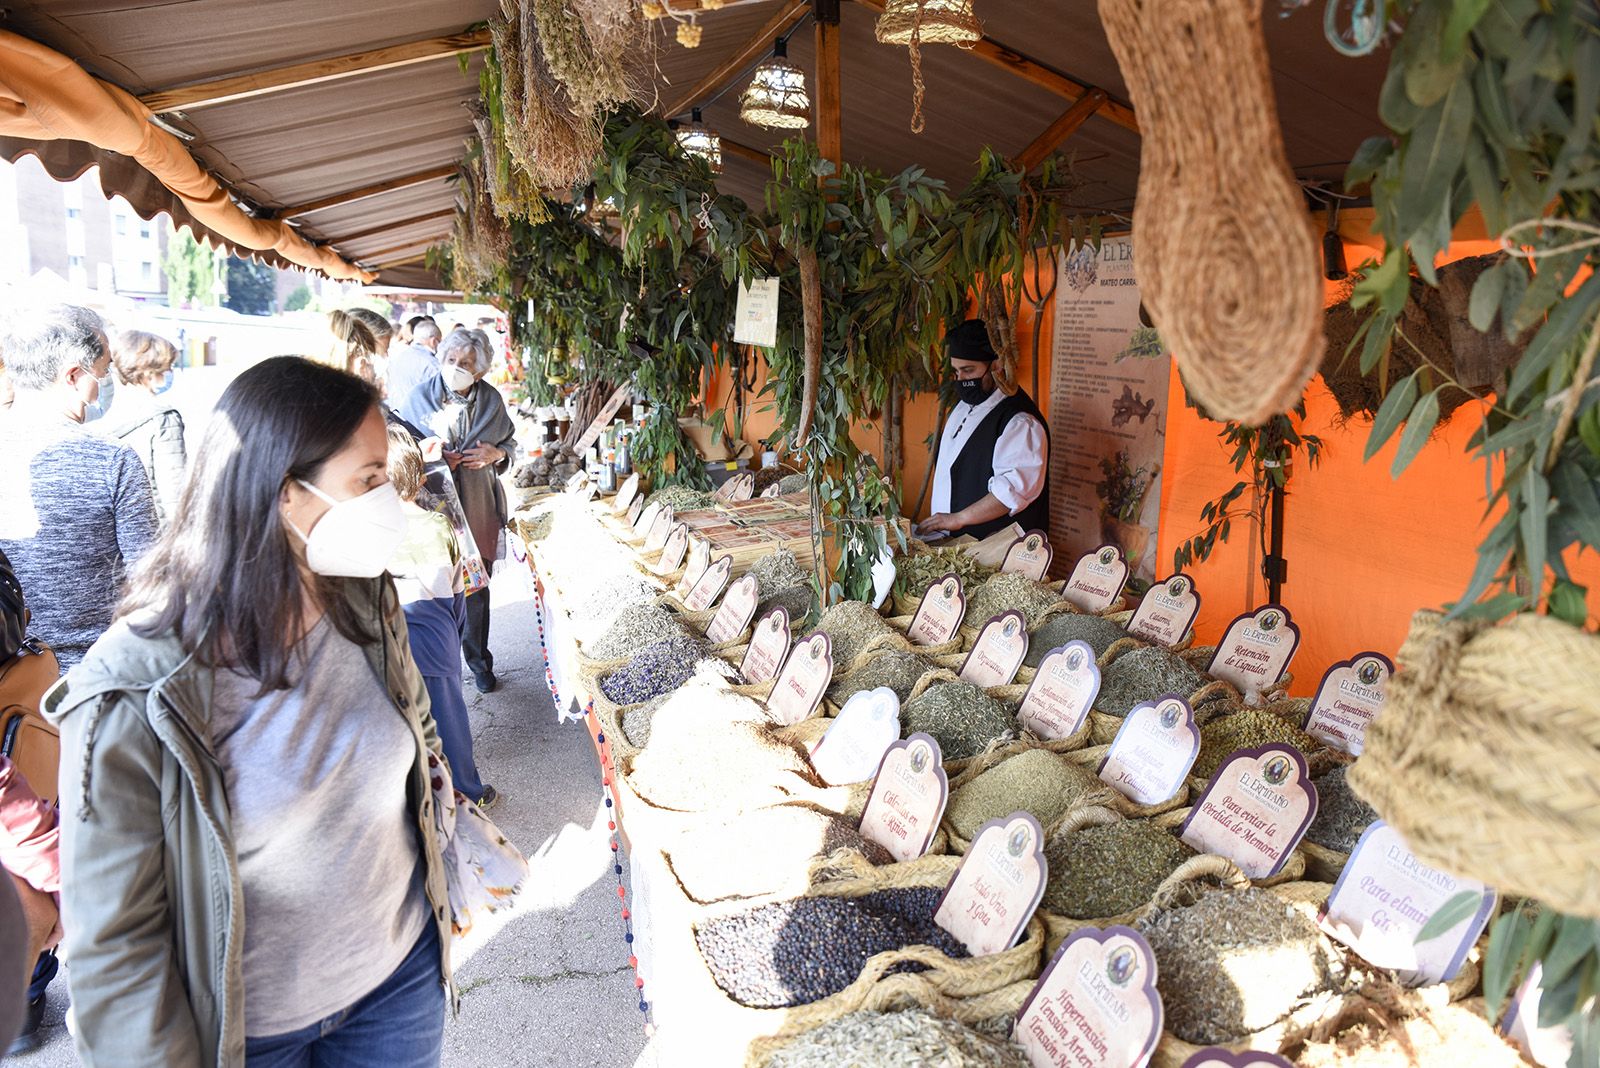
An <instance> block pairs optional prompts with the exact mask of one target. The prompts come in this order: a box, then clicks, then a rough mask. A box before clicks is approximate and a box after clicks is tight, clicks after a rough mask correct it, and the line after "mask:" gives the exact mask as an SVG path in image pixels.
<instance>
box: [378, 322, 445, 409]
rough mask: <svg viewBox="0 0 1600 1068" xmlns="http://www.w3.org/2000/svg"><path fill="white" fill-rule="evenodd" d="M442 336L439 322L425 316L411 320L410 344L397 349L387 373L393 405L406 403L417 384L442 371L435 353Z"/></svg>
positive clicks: (390, 358)
mask: <svg viewBox="0 0 1600 1068" xmlns="http://www.w3.org/2000/svg"><path fill="white" fill-rule="evenodd" d="M442 336H443V335H442V334H441V333H440V331H439V324H438V323H436V322H434V321H433V320H432V319H430V318H429V317H427V316H425V315H424V316H420V317H418V318H416V319H413V320H412V321H411V344H409V345H401V346H398V347H397V348H396V349H395V350H394V352H393V353H392V354H391V355H390V357H389V366H388V369H387V370H386V371H385V374H384V378H385V383H384V388H385V392H386V394H387V396H388V398H389V405H390V407H392V408H400V407H401V406H403V405H404V404H405V403H406V401H407V400H408V399H409V398H410V396H411V394H412V393H414V392H415V391H416V389H417V387H418V386H420V385H422V384H423V383H424V382H426V381H428V379H430V378H432V377H433V376H434V375H436V374H438V373H439V359H438V357H437V356H436V355H435V353H436V352H438V349H439V342H440V339H441V337H442Z"/></svg>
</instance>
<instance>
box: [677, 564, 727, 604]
mask: <svg viewBox="0 0 1600 1068" xmlns="http://www.w3.org/2000/svg"><path fill="white" fill-rule="evenodd" d="M731 574H733V557H732V556H729V555H728V554H727V553H723V554H722V555H721V556H719V557H717V562H716V563H714V564H712V565H711V566H710V567H708V568H706V569H705V572H704V573H703V574H702V575H701V576H700V578H699V581H697V582H696V583H695V584H694V588H693V589H691V590H690V591H689V596H688V597H686V598H684V602H683V606H684V607H685V608H687V609H688V610H689V611H691V612H704V611H705V610H706V609H707V608H710V607H711V605H712V603H713V602H715V601H716V599H717V598H718V597H720V596H722V590H723V588H724V587H725V586H727V585H728V576H729V575H731Z"/></svg>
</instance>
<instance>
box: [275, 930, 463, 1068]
mask: <svg viewBox="0 0 1600 1068" xmlns="http://www.w3.org/2000/svg"><path fill="white" fill-rule="evenodd" d="M444 1007H445V999H444V985H443V982H442V981H441V977H440V972H439V928H438V925H437V924H435V923H434V922H433V918H432V916H430V917H429V918H428V923H427V927H426V928H425V929H424V930H423V932H422V937H421V938H419V939H417V944H416V946H414V947H413V948H412V950H411V955H410V956H408V957H406V959H405V960H404V961H402V962H401V963H400V967H398V968H396V969H395V970H394V972H393V974H391V975H390V976H389V978H387V979H385V980H384V981H383V984H382V985H381V986H379V987H378V989H376V990H374V991H373V992H372V993H370V994H368V995H367V996H366V997H364V998H362V999H361V1000H360V1001H358V1002H356V1003H355V1004H354V1005H351V1006H350V1007H349V1008H348V1009H344V1010H341V1011H340V1012H336V1013H334V1014H333V1015H332V1016H329V1017H328V1018H327V1019H325V1020H319V1021H317V1022H316V1023H314V1024H312V1025H311V1026H309V1027H303V1028H301V1029H300V1030H298V1031H291V1032H289V1033H288V1034H284V1035H268V1036H266V1037H264V1038H246V1039H245V1043H244V1056H245V1063H246V1065H247V1066H248V1068H438V1065H439V1059H440V1057H441V1056H442V1055H443V1053H444Z"/></svg>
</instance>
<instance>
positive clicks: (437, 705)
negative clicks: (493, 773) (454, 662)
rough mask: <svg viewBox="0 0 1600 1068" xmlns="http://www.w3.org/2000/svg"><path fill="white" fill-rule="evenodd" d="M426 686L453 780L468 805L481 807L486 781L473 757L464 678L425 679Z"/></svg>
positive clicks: (443, 676)
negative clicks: (462, 692)
mask: <svg viewBox="0 0 1600 1068" xmlns="http://www.w3.org/2000/svg"><path fill="white" fill-rule="evenodd" d="M422 684H423V685H424V686H426V687H427V688H428V697H429V699H430V700H431V702H432V704H433V725H434V727H435V728H437V729H438V731H439V745H440V747H441V748H442V749H444V758H445V759H446V760H448V761H449V762H450V778H451V780H452V781H453V782H454V783H455V785H456V789H457V790H460V791H461V792H462V793H464V794H466V795H467V800H468V801H471V802H472V803H473V804H477V803H478V802H479V801H481V800H483V779H482V778H481V777H480V776H479V775H478V762H477V760H476V758H474V757H473V755H472V722H471V721H470V720H469V719H468V718H467V701H466V698H465V697H463V696H462V694H461V676H460V675H424V676H422Z"/></svg>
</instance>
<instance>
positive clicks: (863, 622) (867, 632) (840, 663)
mask: <svg viewBox="0 0 1600 1068" xmlns="http://www.w3.org/2000/svg"><path fill="white" fill-rule="evenodd" d="M817 629H818V630H820V631H821V632H822V633H824V634H826V635H827V636H828V640H829V641H830V642H832V643H833V645H832V648H833V668H834V670H835V671H837V670H839V669H840V668H842V667H844V666H845V665H847V664H849V663H850V662H851V661H852V660H854V659H855V658H856V657H858V656H860V655H861V652H862V650H864V649H865V648H866V647H867V643H868V642H870V641H872V640H873V639H874V638H878V637H881V636H882V635H885V634H896V631H895V629H894V628H893V627H891V626H889V624H888V623H887V622H885V621H884V618H883V617H882V616H880V615H879V614H878V612H877V610H876V609H874V608H873V607H872V606H871V605H870V604H868V603H867V602H865V601H840V602H839V603H838V604H836V605H834V606H833V607H832V608H830V609H828V610H827V611H826V612H824V613H822V618H821V619H820V620H818V621H817ZM798 636H799V635H796V637H798Z"/></svg>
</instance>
